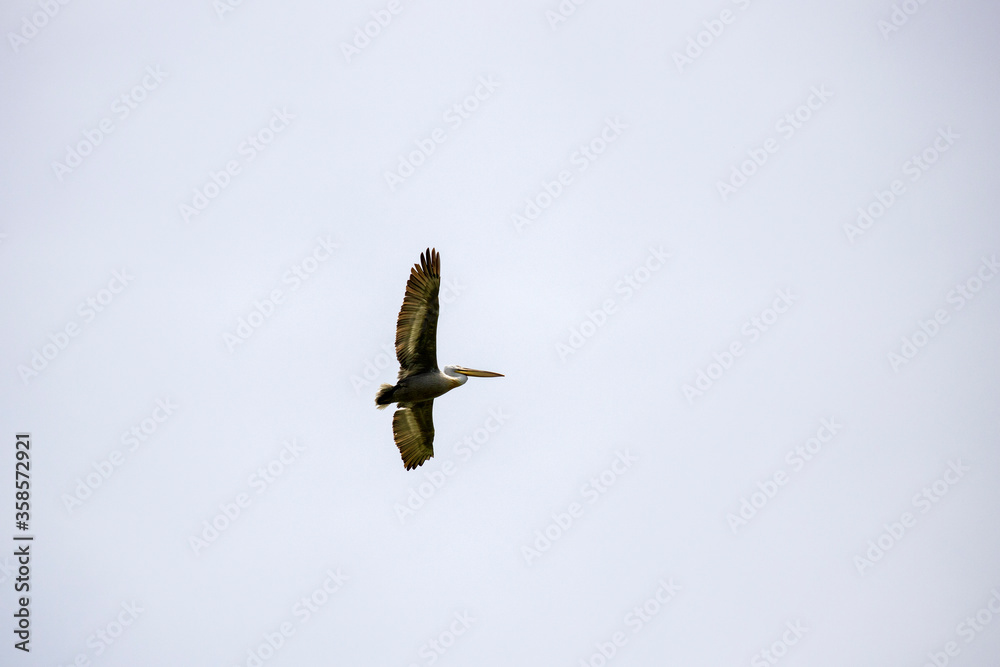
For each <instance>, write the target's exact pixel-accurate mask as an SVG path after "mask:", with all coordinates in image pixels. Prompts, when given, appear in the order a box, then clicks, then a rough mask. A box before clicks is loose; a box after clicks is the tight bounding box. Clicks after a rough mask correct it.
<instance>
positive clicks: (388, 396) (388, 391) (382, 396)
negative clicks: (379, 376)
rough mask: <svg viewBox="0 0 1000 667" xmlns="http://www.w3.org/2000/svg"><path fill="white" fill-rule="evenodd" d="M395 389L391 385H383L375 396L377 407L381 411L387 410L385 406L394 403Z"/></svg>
mask: <svg viewBox="0 0 1000 667" xmlns="http://www.w3.org/2000/svg"><path fill="white" fill-rule="evenodd" d="M393 389H395V387H394V386H392V385H391V384H383V385H382V386H381V387H379V388H378V393H377V394H375V407H376V408H378V409H379V410H385V406H387V405H389V404H390V403H392V392H393Z"/></svg>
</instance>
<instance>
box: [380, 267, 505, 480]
mask: <svg viewBox="0 0 1000 667" xmlns="http://www.w3.org/2000/svg"><path fill="white" fill-rule="evenodd" d="M440 287H441V256H440V255H439V254H438V253H437V250H435V249H433V248H428V249H427V250H426V251H425V252H422V253H420V263H419V264H414V265H413V268H412V269H410V279H409V280H407V281H406V295H405V296H404V297H403V306H402V307H401V308H400V309H399V318H398V319H397V320H396V359H398V360H399V377H398V378H397V382H396V384H395V385H391V384H383V385H382V386H381V387H379V390H378V393H377V394H376V395H375V406H376V407H377V408H378V409H379V410H384V409H385V406H387V405H389V404H390V403H396V404H397V406H398V407H397V408H396V412H395V414H393V415H392V435H393V439H394V440H395V441H396V446H397V447H399V453H400V455H401V456H402V457H403V465H404V466H406V469H407V470H412V469H414V468H416V467H417V466H419V465H422V464H423V462H424V461H426V460H427V459H429V458H431V457H432V456H434V419H433V416H432V414H431V410H432V408H433V407H434V399H435V398H437V397H438V396H440V395H441V394H443V393H445V392H447V391H451V390H452V389H454V388H455V387H460V386H462V385H463V384H465V383H466V382H467V381H468V380H469V377H478V378H497V377H503V375H501V374H500V373H493V372H491V371H477V370H476V369H474V368H465V367H464V366H445V367H444V371H440V370H438V365H437V350H436V348H437V321H438V291H439V289H440Z"/></svg>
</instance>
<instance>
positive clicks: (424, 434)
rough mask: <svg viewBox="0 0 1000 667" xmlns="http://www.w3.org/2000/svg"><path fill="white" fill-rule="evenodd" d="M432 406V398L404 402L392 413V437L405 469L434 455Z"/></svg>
mask: <svg viewBox="0 0 1000 667" xmlns="http://www.w3.org/2000/svg"><path fill="white" fill-rule="evenodd" d="M433 407H434V399H431V400H429V401H417V402H416V403H406V404H404V407H400V408H399V409H398V410H396V412H395V413H394V414H393V415H392V437H393V439H395V441H396V446H397V447H399V453H400V455H401V456H402V457H403V465H404V466H406V469H407V470H412V469H413V468H416V467H417V466H419V465H422V464H423V462H424V461H426V460H427V459H429V458H431V457H432V456H434V416H433V414H432V409H433Z"/></svg>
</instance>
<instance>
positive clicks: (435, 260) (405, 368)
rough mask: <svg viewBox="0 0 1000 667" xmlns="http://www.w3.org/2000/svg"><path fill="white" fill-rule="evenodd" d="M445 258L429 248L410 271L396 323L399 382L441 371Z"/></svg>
mask: <svg viewBox="0 0 1000 667" xmlns="http://www.w3.org/2000/svg"><path fill="white" fill-rule="evenodd" d="M440 288H441V256H440V255H439V254H438V253H437V251H436V250H434V249H432V248H428V249H427V251H426V252H423V253H421V254H420V264H414V265H413V268H412V269H410V279H409V280H408V281H406V296H404V297H403V306H402V307H401V308H400V309H399V318H398V319H397V320H396V358H397V359H398V360H399V379H403V378H405V377H408V376H410V375H415V374H417V373H423V372H425V371H429V370H434V369H436V368H437V340H436V339H437V321H438V291H439V290H440Z"/></svg>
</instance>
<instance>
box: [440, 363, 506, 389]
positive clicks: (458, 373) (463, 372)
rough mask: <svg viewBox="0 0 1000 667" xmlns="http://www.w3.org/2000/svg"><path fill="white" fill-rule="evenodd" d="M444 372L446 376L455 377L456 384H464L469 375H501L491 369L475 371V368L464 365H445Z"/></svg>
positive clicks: (492, 376)
mask: <svg viewBox="0 0 1000 667" xmlns="http://www.w3.org/2000/svg"><path fill="white" fill-rule="evenodd" d="M444 374H445V375H447V376H448V377H451V378H455V380H457V381H458V384H460V385H462V384H465V383H466V382H467V381H468V379H469V378H470V377H474V378H502V377H503V375H502V374H500V373H494V372H493V371H477V370H476V369H475V368H466V367H465V366H445V367H444Z"/></svg>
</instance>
